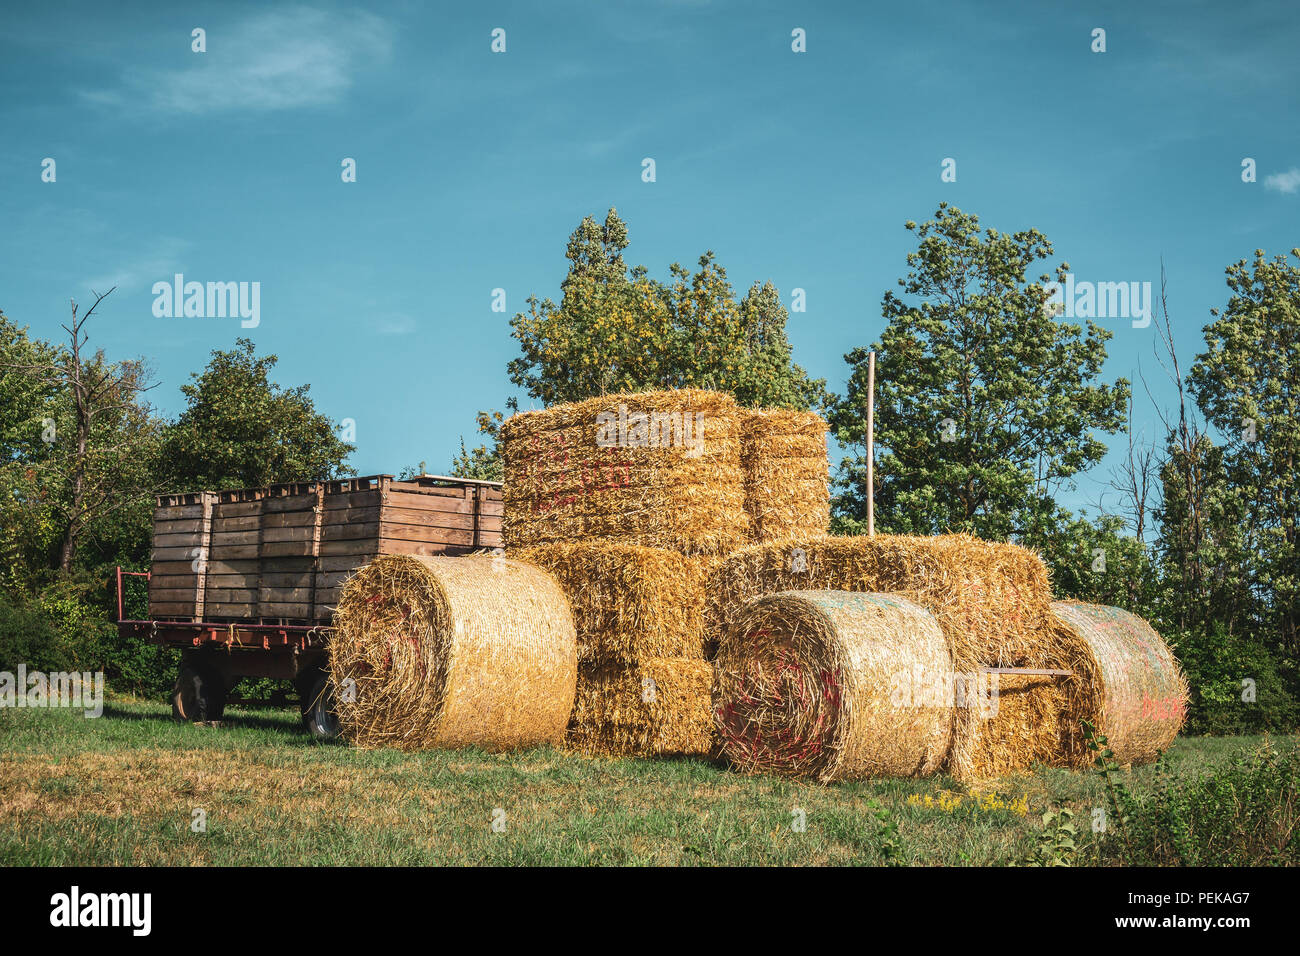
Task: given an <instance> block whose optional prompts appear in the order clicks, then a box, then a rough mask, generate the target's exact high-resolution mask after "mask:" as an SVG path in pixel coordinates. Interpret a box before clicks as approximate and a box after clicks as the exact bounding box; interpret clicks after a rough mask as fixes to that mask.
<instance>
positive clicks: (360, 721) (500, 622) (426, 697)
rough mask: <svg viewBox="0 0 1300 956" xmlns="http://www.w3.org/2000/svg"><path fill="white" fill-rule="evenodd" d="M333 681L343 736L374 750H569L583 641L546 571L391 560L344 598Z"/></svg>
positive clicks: (498, 561) (368, 570)
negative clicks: (566, 741) (564, 746)
mask: <svg viewBox="0 0 1300 956" xmlns="http://www.w3.org/2000/svg"><path fill="white" fill-rule="evenodd" d="M334 628H335V629H334V636H333V638H332V641H331V654H330V666H331V679H332V682H333V687H334V695H335V701H336V706H337V710H338V715H339V720H340V723H341V725H342V728H343V733H344V736H346V737H347V739H348V740H350V741H351V742H353V743H355V744H357V745H359V746H363V747H380V746H382V747H397V748H399V749H405V750H411V749H422V748H426V747H464V746H479V747H484V748H487V749H492V750H503V749H509V748H516V747H528V746H535V745H538V744H543V743H558V742H559V741H560V740H561V739H562V738H563V734H564V728H565V725H566V724H567V723H568V719H569V714H570V712H571V710H572V708H573V698H574V688H575V680H576V671H577V640H576V636H575V633H574V628H573V618H572V615H571V614H570V612H569V606H568V601H567V599H566V598H565V596H564V593H563V592H562V591H561V590H560V588H559V585H558V584H557V583H556V582H555V580H554V578H552V577H551V576H550V575H549V574H547V573H546V572H545V571H542V570H540V569H538V568H535V567H532V566H531V565H527V564H521V563H519V562H516V561H510V560H508V559H506V558H499V557H458V558H425V557H411V556H404V555H388V556H384V557H380V558H378V559H376V560H375V561H373V562H371V563H370V564H368V565H367V566H366V567H365V568H363V569H362V570H361V571H360V572H358V573H357V574H356V575H355V576H354V577H353V578H352V579H351V580H349V582H348V584H347V585H346V587H345V588H344V590H343V593H342V595H341V597H340V599H339V606H338V610H337V611H336V613H335V616H334Z"/></svg>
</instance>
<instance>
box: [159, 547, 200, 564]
mask: <svg viewBox="0 0 1300 956" xmlns="http://www.w3.org/2000/svg"><path fill="white" fill-rule="evenodd" d="M193 550H194V548H193V547H188V548H154V549H153V551H152V552H151V553H150V560H151V561H153V562H158V561H184V562H186V563H189V562H190V561H193V560H194V556H193V555H191V554H190V552H191V551H193Z"/></svg>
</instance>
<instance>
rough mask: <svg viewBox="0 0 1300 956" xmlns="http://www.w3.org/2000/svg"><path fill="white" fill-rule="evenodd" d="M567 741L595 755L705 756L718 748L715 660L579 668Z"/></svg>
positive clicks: (668, 660)
mask: <svg viewBox="0 0 1300 956" xmlns="http://www.w3.org/2000/svg"><path fill="white" fill-rule="evenodd" d="M579 675H580V676H579V680H578V699H577V703H576V704H575V705H574V709H573V719H572V721H571V722H570V724H569V744H570V746H572V747H573V748H575V749H576V750H578V751H580V752H582V753H586V754H590V755H599V756H615V755H616V756H636V757H660V756H669V755H692V756H704V755H708V754H711V753H714V752H715V750H716V746H715V736H714V729H713V714H712V711H711V710H710V706H709V702H710V695H711V692H712V687H713V665H711V664H710V663H709V662H708V661H706V660H702V659H691V658H683V657H673V658H646V659H644V660H641V661H638V662H637V663H636V664H634V665H632V666H631V667H621V666H616V665H615V666H610V665H594V666H583V667H581V668H580V670H579Z"/></svg>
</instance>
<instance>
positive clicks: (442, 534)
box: [379, 522, 474, 545]
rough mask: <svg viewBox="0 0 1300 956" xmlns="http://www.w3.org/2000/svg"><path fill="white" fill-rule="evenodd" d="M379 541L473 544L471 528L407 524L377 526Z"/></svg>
mask: <svg viewBox="0 0 1300 956" xmlns="http://www.w3.org/2000/svg"><path fill="white" fill-rule="evenodd" d="M379 539H380V541H381V542H382V541H420V542H423V543H425V544H429V545H439V544H464V545H472V544H473V543H474V529H473V528H419V527H416V526H414V525H409V524H388V523H387V522H385V523H383V524H381V525H380V526H379Z"/></svg>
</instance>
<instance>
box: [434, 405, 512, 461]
mask: <svg viewBox="0 0 1300 956" xmlns="http://www.w3.org/2000/svg"><path fill="white" fill-rule="evenodd" d="M506 407H507V408H508V409H509V410H510V411H518V407H517V405H516V403H515V402H514V401H513V399H511V400H507V402H506ZM505 418H506V417H505V413H504V412H499V411H497V410H496V409H492V410H491V411H486V412H479V413H478V431H479V434H480V435H486V436H487V438H488V442H484V443H483V444H481V445H478V446H476V447H474V448H470V449H466V447H465V439H464V438H462V439H461V440H460V454H458V455H457V456H456V457H455V458H453V459H452V460H451V471H449V472H448V474H450V475H453V476H455V477H457V478H474V479H477V480H478V481H502V480H504V478H505V465H504V464H503V463H502V461H501V450H500V449H499V448H498V447H497V435H498V434H499V433H500V431H501V424H502V423H503V422H504V421H505ZM489 442H490V444H489Z"/></svg>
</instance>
